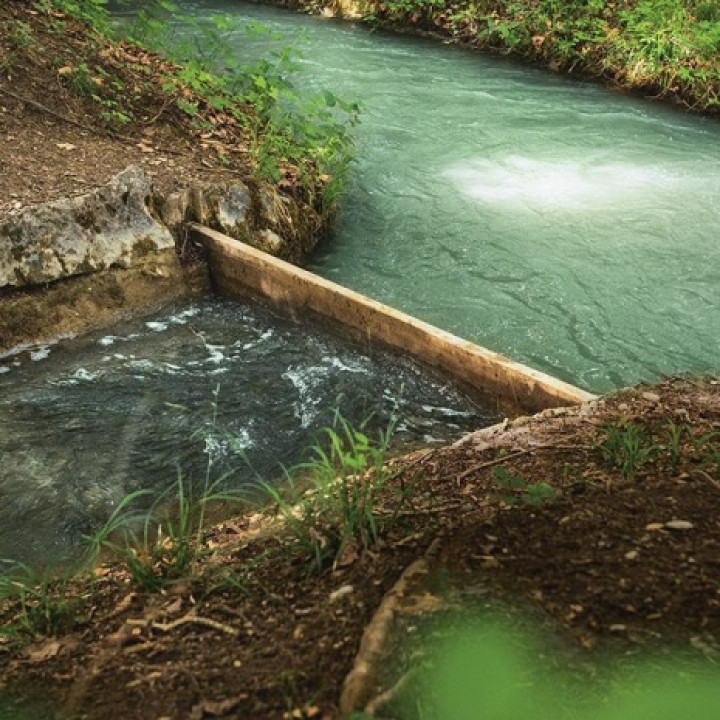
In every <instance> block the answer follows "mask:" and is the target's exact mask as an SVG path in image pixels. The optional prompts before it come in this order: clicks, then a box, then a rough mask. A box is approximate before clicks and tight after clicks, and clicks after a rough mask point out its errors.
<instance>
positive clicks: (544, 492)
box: [491, 465, 557, 508]
mask: <svg viewBox="0 0 720 720" xmlns="http://www.w3.org/2000/svg"><path fill="white" fill-rule="evenodd" d="M491 482H492V484H493V485H494V486H495V487H497V488H498V489H499V490H500V491H501V492H499V493H498V494H497V496H495V499H496V500H498V501H500V502H502V503H504V504H505V505H516V504H517V503H519V502H521V503H523V504H525V505H530V506H532V507H535V508H539V507H542V506H543V505H544V504H545V503H546V502H550V501H552V500H554V499H555V498H556V497H557V490H555V489H554V488H553V487H552V486H551V485H550V484H549V483H547V482H537V483H528V482H527V481H526V480H525V479H524V478H523V477H522V476H520V475H513V474H512V473H510V472H508V470H507V469H506V468H505V467H503V466H502V465H498V466H497V467H494V468H493V472H492V478H491Z"/></svg>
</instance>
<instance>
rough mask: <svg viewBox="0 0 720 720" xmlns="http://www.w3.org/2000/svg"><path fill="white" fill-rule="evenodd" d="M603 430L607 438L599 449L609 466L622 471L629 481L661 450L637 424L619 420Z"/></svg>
mask: <svg viewBox="0 0 720 720" xmlns="http://www.w3.org/2000/svg"><path fill="white" fill-rule="evenodd" d="M603 430H604V432H605V438H604V439H603V440H602V442H601V443H600V444H599V445H598V448H599V449H600V452H601V453H602V456H603V458H604V459H605V461H606V462H607V463H608V464H609V466H610V467H611V468H615V469H618V470H620V473H621V474H622V476H623V477H625V478H626V479H628V480H632V479H633V478H634V477H635V475H636V473H637V471H638V470H639V469H640V468H641V467H642V466H643V465H645V463H647V462H648V461H650V460H652V459H653V458H655V457H656V456H657V454H658V450H659V449H660V447H659V445H657V444H655V443H653V442H652V439H651V438H650V437H649V436H648V434H647V433H646V431H645V429H644V428H643V427H642V426H640V425H638V424H636V423H632V422H628V421H626V420H618V421H616V422H614V423H610V424H608V425H605V426H604V428H603Z"/></svg>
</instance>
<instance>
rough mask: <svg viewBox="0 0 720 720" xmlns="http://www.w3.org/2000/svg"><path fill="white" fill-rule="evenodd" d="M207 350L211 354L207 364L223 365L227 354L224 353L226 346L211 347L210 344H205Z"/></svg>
mask: <svg viewBox="0 0 720 720" xmlns="http://www.w3.org/2000/svg"><path fill="white" fill-rule="evenodd" d="M205 348H206V349H207V351H208V354H209V357H208V359H207V362H211V363H215V364H217V363H221V362H222V361H223V360H224V359H225V354H224V353H223V352H222V351H223V350H225V346H224V345H211V344H210V343H205Z"/></svg>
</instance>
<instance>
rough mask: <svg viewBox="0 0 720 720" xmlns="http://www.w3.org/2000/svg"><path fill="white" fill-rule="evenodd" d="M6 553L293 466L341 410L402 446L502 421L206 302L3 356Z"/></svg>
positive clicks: (362, 360) (14, 554) (72, 537)
mask: <svg viewBox="0 0 720 720" xmlns="http://www.w3.org/2000/svg"><path fill="white" fill-rule="evenodd" d="M0 373H1V374H0V453H2V488H1V489H0V558H13V559H22V560H24V561H26V562H27V561H40V560H48V559H51V558H53V557H62V556H64V555H66V554H67V553H68V552H69V551H70V549H71V548H72V547H73V545H75V544H77V542H78V540H79V538H80V536H81V535H82V534H83V533H89V532H92V531H93V530H94V529H96V528H97V527H98V525H100V524H102V523H103V522H104V521H105V520H107V518H108V517H109V515H110V514H111V513H112V511H113V510H114V509H115V508H116V507H117V506H118V503H119V502H120V500H121V499H122V498H123V496H124V495H125V494H126V493H129V492H131V491H134V490H136V489H138V488H156V489H164V488H167V487H169V486H172V485H173V484H174V483H175V482H176V479H177V477H178V472H180V473H182V476H183V477H184V478H185V479H186V481H188V482H190V481H195V482H196V484H201V485H202V483H203V482H204V478H205V473H206V471H207V469H208V463H210V477H211V479H212V480H215V479H217V478H219V477H220V476H222V475H224V474H225V473H231V476H230V477H229V478H228V479H227V480H226V481H225V482H224V486H225V487H243V486H246V485H247V484H249V483H253V482H254V481H255V480H256V479H258V478H264V479H269V480H271V479H273V478H274V477H277V476H280V475H281V470H280V467H279V465H280V464H284V465H286V466H290V465H293V464H296V463H297V462H298V461H299V460H300V454H301V450H302V449H303V448H306V447H308V446H309V445H311V444H312V443H313V442H315V440H316V435H317V432H318V429H319V428H320V427H322V426H324V425H330V424H332V422H333V414H334V410H335V409H339V410H340V411H341V413H342V414H343V416H345V417H346V418H348V420H349V421H350V422H351V423H353V424H354V425H355V426H359V425H360V424H361V423H363V422H365V421H368V428H369V430H368V433H369V434H371V436H372V435H374V434H375V433H376V431H380V430H385V429H387V427H388V426H389V425H390V424H391V423H395V424H396V440H397V442H398V443H400V444H402V443H404V442H405V443H414V444H418V443H423V444H424V443H434V442H439V441H442V440H445V441H447V440H448V439H450V438H453V437H457V436H458V435H460V434H462V433H463V432H467V431H469V430H470V429H473V428H475V427H477V426H479V425H483V424H487V423H488V422H489V421H490V420H491V418H490V417H489V415H484V416H483V415H482V414H480V413H479V412H478V410H477V409H476V408H475V407H474V406H473V405H472V404H471V403H470V402H469V401H467V400H466V399H465V398H464V397H463V396H462V395H461V394H459V393H458V392H457V391H455V390H454V389H453V388H451V387H449V386H447V385H445V384H443V383H442V382H440V381H437V380H434V379H432V378H431V377H429V376H428V375H427V374H425V373H422V372H420V371H419V370H418V369H417V368H416V367H415V366H413V365H412V364H410V363H408V362H406V361H404V360H401V359H399V358H395V357H392V356H387V355H378V356H373V357H370V356H368V355H366V354H363V353H361V352H359V351H358V350H357V349H355V348H353V347H352V346H351V345H348V344H346V343H343V342H341V341H340V340H337V339H333V338H332V337H330V336H329V335H327V334H324V333H321V332H319V331H317V330H314V329H313V328H312V327H309V326H308V327H306V326H299V325H296V324H294V323H292V322H289V321H285V320H283V319H281V318H278V317H276V316H273V315H271V314H270V313H269V312H267V311H264V310H263V309H262V308H258V307H253V308H250V307H248V306H246V305H242V304H239V303H236V302H230V301H222V300H219V299H210V300H207V301H204V302H201V303H197V304H194V305H192V306H189V307H183V308H177V309H175V310H172V311H167V312H165V313H162V314H160V315H158V316H155V317H153V318H150V319H147V318H146V319H144V320H137V321H134V322H128V323H124V324H122V325H119V326H117V327H116V328H114V329H113V332H112V333H111V334H108V333H95V334H92V335H89V336H87V337H84V338H82V339H78V340H74V341H72V342H61V343H59V344H57V345H53V346H48V347H44V348H35V349H33V350H31V351H29V352H24V353H21V354H18V355H14V356H10V357H5V358H3V359H0Z"/></svg>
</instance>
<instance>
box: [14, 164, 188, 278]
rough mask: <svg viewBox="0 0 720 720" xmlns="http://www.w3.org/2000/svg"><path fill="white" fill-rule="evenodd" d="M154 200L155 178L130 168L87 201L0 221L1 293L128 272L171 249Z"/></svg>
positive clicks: (83, 198) (56, 203)
mask: <svg viewBox="0 0 720 720" xmlns="http://www.w3.org/2000/svg"><path fill="white" fill-rule="evenodd" d="M150 197H151V181H150V178H149V177H148V176H147V174H146V173H145V172H144V171H143V170H142V169H140V168H138V167H130V168H127V169H126V170H124V171H123V172H121V173H119V174H118V175H116V176H115V177H114V178H113V179H112V180H111V181H110V182H108V183H107V184H106V185H103V186H102V187H100V188H97V189H96V190H94V191H92V192H90V193H87V194H85V195H80V196H79V197H75V198H64V199H62V200H55V201H52V202H48V203H43V204H41V205H36V206H32V207H28V208H24V209H22V210H18V211H15V212H11V213H10V214H9V215H8V216H6V217H5V218H3V219H2V220H1V221H0V287H5V286H14V287H23V286H29V285H39V284H43V283H49V282H52V281H54V280H59V279H61V278H66V277H72V276H74V275H81V274H85V273H89V272H96V271H99V270H106V269H108V268H111V267H123V268H128V267H132V266H133V265H136V264H138V263H142V262H144V261H146V260H147V259H148V258H149V257H151V256H154V255H156V254H157V253H161V252H163V251H166V250H168V249H172V248H173V247H174V241H173V237H172V235H171V234H170V232H169V231H168V229H167V228H166V227H164V226H163V225H161V224H160V223H158V222H157V220H155V218H154V217H153V216H152V214H151V213H150V210H149V209H148V204H149V200H150Z"/></svg>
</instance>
